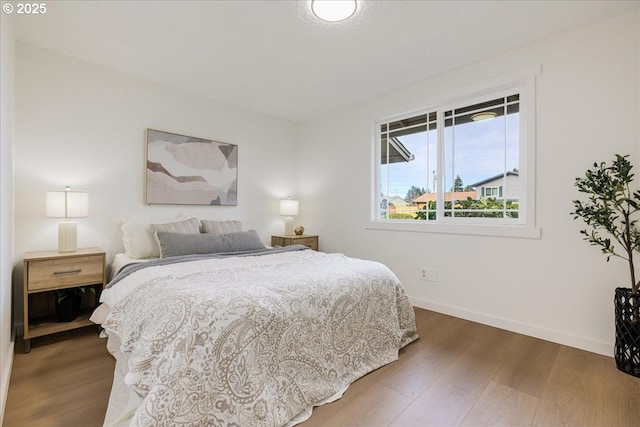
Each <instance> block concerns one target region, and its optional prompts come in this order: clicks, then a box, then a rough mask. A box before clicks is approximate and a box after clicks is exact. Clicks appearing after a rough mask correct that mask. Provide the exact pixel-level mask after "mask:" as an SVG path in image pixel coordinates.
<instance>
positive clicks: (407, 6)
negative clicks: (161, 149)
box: [13, 0, 639, 122]
mask: <svg viewBox="0 0 640 427" xmlns="http://www.w3.org/2000/svg"><path fill="white" fill-rule="evenodd" d="M46 4H47V11H46V14H44V15H40V16H25V15H13V16H14V19H15V21H14V22H15V27H16V36H17V39H18V40H20V41H22V42H26V43H30V44H34V45H37V46H41V47H44V48H47V49H50V50H53V51H57V52H60V53H63V54H66V55H70V56H73V57H77V58H81V59H83V60H86V61H89V62H92V63H95V64H99V65H103V66H106V67H109V68H112V69H115V70H118V71H121V72H124V73H127V74H131V75H134V76H138V77H142V78H145V79H148V80H152V81H155V82H158V83H162V84H166V85H169V86H171V87H175V88H179V89H182V90H186V91H189V92H193V93H198V94H202V95H204V96H207V97H211V98H214V99H217V100H221V101H224V102H227V103H230V104H233V105H237V106H241V107H246V108H249V109H252V110H256V111H260V112H263V113H267V114H270V115H273V116H276V117H281V118H285V119H288V120H291V121H294V122H299V121H303V120H306V119H309V118H313V117H317V116H320V115H322V114H325V113H327V112H329V111H332V110H335V109H337V108H340V107H342V106H345V105H348V104H351V103H354V102H358V101H362V100H365V99H367V98H370V97H373V96H375V95H378V94H381V93H384V92H387V91H389V90H392V89H395V88H398V87H402V86H405V85H407V84H410V83H413V82H416V81H420V80H424V79H426V78H428V77H430V76H433V75H436V74H439V73H442V72H444V71H447V70H451V69H455V68H457V67H460V66H462V65H464V64H468V63H472V62H475V61H478V60H481V59H484V58H487V57H490V56H492V55H496V54H498V53H500V52H504V51H508V50H511V49H514V48H517V47H519V46H523V45H525V44H528V43H531V42H533V41H535V40H539V39H543V38H546V37H549V36H551V35H554V34H556V33H559V32H563V31H566V30H568V29H570V28H572V27H577V26H580V25H583V24H586V23H588V22H591V21H594V20H597V19H601V18H604V17H606V16H611V15H615V14H618V13H621V12H623V11H625V10H629V9H631V8H637V7H638V4H639V2H638V1H513V0H511V1H506V0H503V1H381V0H376V1H362V0H361V1H359V6H358V11H357V12H356V14H355V16H353V17H352V18H351V19H349V20H347V21H344V22H341V23H326V22H322V21H319V20H317V19H314V17H313V15H312V14H311V12H310V6H309V2H308V1H304V0H300V1H265V0H260V1H247V0H243V1H240V0H238V1H203V0H200V1H167V0H163V1H160V0H156V1H55V2H54V1H49V2H47V3H46ZM568 54H570V52H568Z"/></svg>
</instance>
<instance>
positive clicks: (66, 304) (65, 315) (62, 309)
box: [56, 295, 81, 322]
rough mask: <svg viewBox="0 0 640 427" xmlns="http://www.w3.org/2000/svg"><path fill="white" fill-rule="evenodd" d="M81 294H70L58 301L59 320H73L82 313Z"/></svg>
mask: <svg viewBox="0 0 640 427" xmlns="http://www.w3.org/2000/svg"><path fill="white" fill-rule="evenodd" d="M80 299H81V297H80V295H69V296H67V297H65V298H64V299H63V300H62V301H60V302H58V301H56V315H57V316H58V322H72V321H74V320H75V319H76V317H78V316H79V315H80Z"/></svg>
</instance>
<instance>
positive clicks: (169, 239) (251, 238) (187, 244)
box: [155, 230, 266, 258]
mask: <svg viewBox="0 0 640 427" xmlns="http://www.w3.org/2000/svg"><path fill="white" fill-rule="evenodd" d="M155 234H156V238H157V240H158V244H159V245H160V254H161V257H162V258H167V257H172V256H178V255H191V254H215V253H222V252H244V251H251V250H256V249H265V248H266V246H265V245H264V243H262V240H260V237H259V236H258V233H256V231H255V230H249V231H240V232H237V233H226V234H184V233H169V232H166V231H156V232H155Z"/></svg>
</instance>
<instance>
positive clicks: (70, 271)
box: [53, 268, 82, 276]
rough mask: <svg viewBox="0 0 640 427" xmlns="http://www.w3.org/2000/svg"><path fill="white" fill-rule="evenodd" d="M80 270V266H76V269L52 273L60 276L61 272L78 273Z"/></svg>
mask: <svg viewBox="0 0 640 427" xmlns="http://www.w3.org/2000/svg"><path fill="white" fill-rule="evenodd" d="M81 271H82V269H81V268H78V269H76V270H67V271H54V272H53V275H54V276H60V275H62V274H76V273H80V272H81Z"/></svg>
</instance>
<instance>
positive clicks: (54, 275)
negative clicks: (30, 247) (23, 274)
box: [27, 255, 104, 291]
mask: <svg viewBox="0 0 640 427" xmlns="http://www.w3.org/2000/svg"><path fill="white" fill-rule="evenodd" d="M103 274H104V256H103V255H90V256H83V257H73V258H57V259H47V260H37V261H31V262H29V266H28V271H27V275H28V278H29V280H28V282H27V283H28V287H29V288H28V290H29V291H35V290H42V289H59V288H64V287H67V286H79V285H91V284H95V283H102V281H103Z"/></svg>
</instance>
